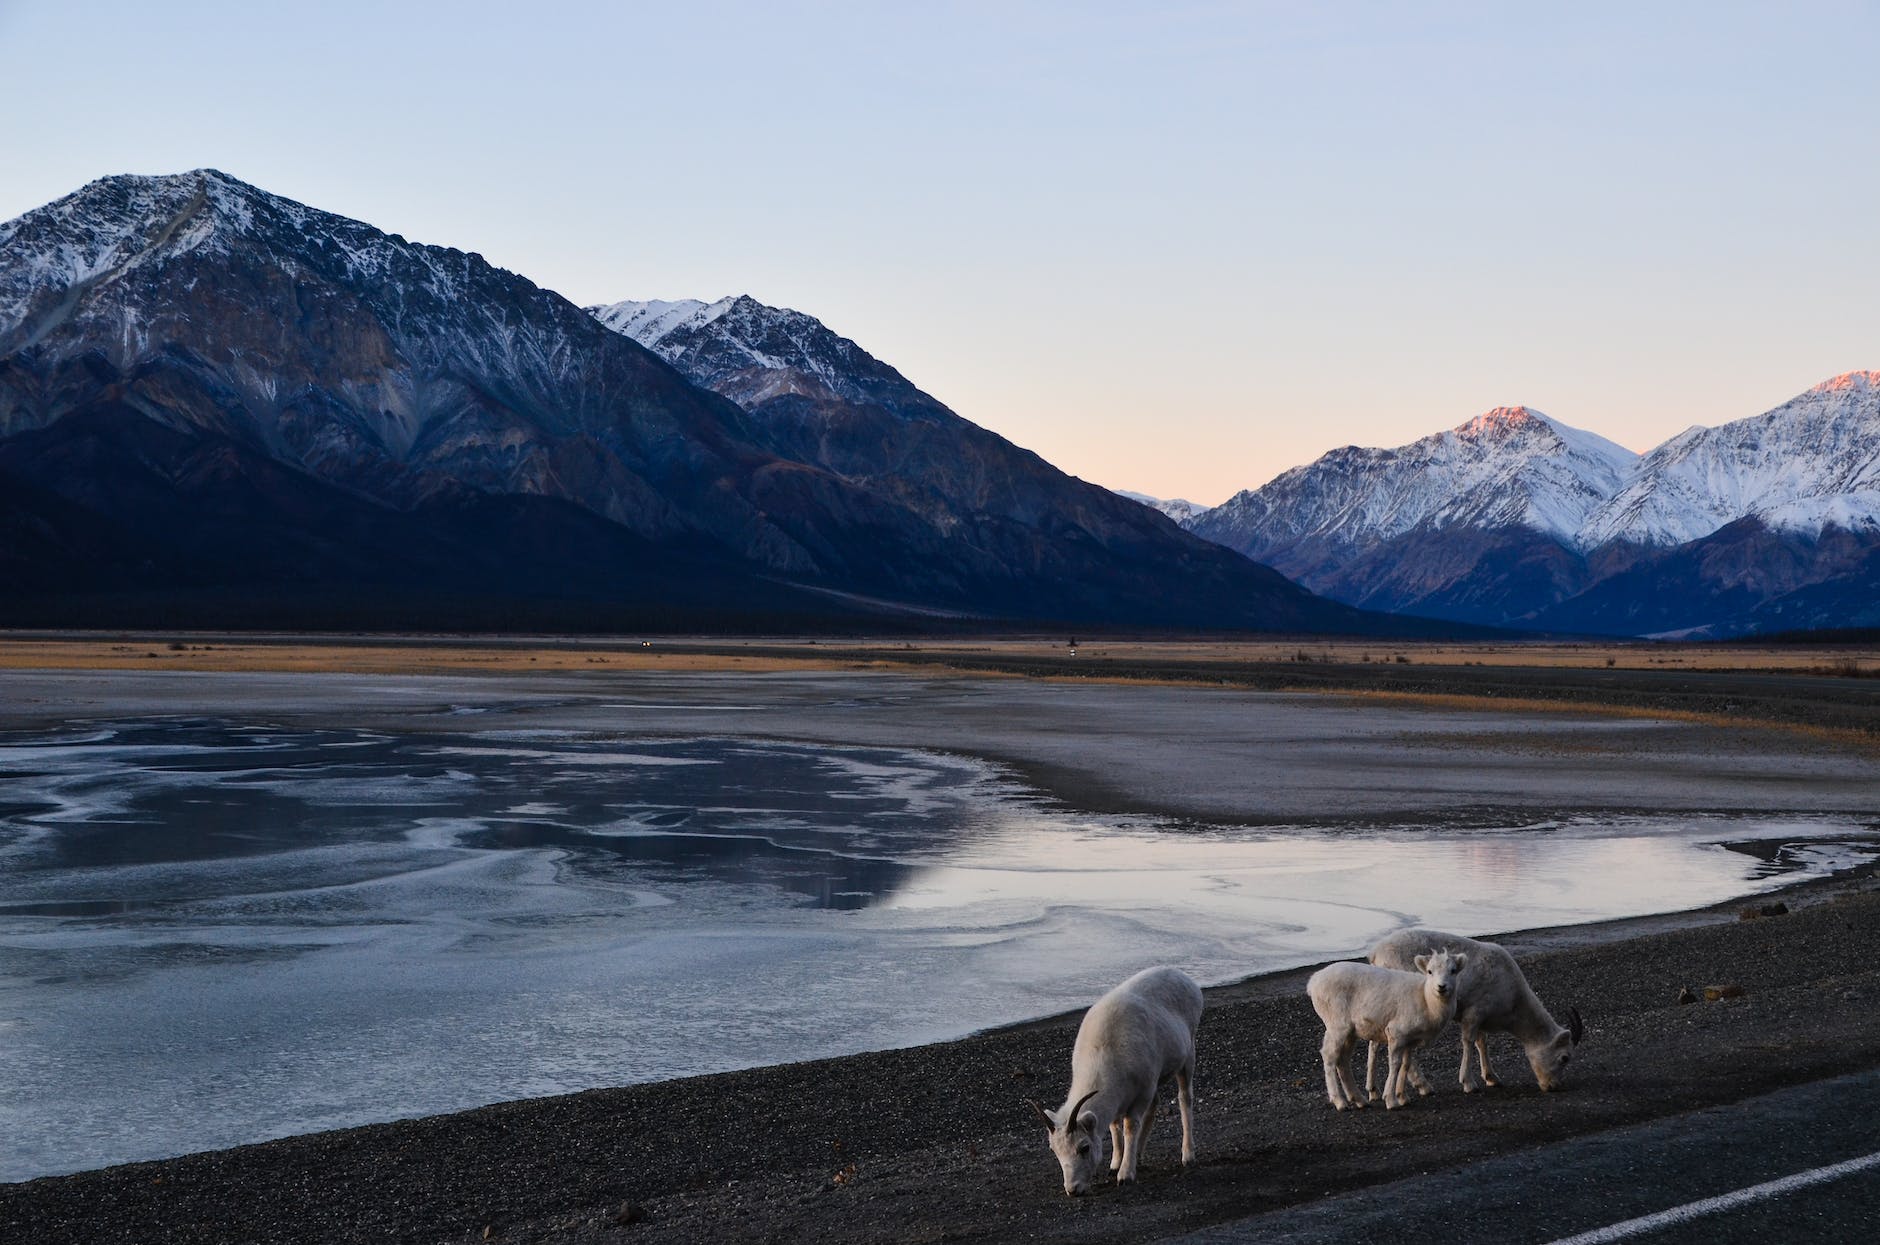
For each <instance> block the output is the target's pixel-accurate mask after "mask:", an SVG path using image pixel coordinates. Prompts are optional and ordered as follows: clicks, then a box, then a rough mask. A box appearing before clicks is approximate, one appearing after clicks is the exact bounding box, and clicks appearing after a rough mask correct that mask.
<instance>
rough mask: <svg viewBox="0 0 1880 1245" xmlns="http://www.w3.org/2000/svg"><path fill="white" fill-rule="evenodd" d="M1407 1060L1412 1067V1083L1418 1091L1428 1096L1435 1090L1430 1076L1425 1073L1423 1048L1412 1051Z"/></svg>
mask: <svg viewBox="0 0 1880 1245" xmlns="http://www.w3.org/2000/svg"><path fill="white" fill-rule="evenodd" d="M1407 1062H1408V1063H1409V1067H1410V1083H1411V1084H1412V1085H1414V1086H1416V1087H1417V1093H1419V1094H1421V1095H1423V1096H1424V1097H1426V1098H1427V1097H1428V1096H1429V1095H1430V1094H1431V1093H1432V1092H1434V1091H1433V1090H1432V1089H1431V1087H1430V1081H1429V1078H1428V1077H1426V1076H1424V1075H1423V1051H1422V1048H1421V1047H1419V1048H1418V1049H1416V1050H1413V1051H1411V1052H1410V1058H1409V1060H1408V1061H1407Z"/></svg>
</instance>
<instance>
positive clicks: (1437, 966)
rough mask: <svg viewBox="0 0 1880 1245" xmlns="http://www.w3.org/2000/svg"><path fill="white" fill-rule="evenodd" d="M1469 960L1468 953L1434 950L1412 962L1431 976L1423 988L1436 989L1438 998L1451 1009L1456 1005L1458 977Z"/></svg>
mask: <svg viewBox="0 0 1880 1245" xmlns="http://www.w3.org/2000/svg"><path fill="white" fill-rule="evenodd" d="M1468 962H1469V957H1468V956H1466V955H1457V954H1456V953H1455V952H1453V951H1432V952H1430V953H1429V954H1428V955H1419V956H1418V957H1417V958H1416V959H1415V960H1414V961H1412V963H1414V964H1415V965H1416V966H1417V971H1418V972H1419V973H1422V974H1423V975H1424V976H1425V977H1427V978H1429V980H1428V981H1426V982H1424V983H1423V988H1424V989H1425V990H1426V991H1428V990H1434V991H1435V992H1436V998H1437V1000H1438V1001H1439V1002H1440V1003H1442V1004H1443V1006H1445V1007H1447V1008H1449V1009H1450V1010H1451V1011H1454V1010H1455V1007H1456V979H1457V978H1458V977H1460V976H1461V975H1462V970H1463V967H1464V966H1465V965H1467V964H1468Z"/></svg>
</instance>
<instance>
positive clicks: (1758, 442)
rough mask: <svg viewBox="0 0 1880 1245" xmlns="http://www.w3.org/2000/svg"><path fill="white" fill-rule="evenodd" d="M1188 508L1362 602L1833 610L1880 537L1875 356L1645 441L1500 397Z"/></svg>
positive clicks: (1570, 618)
mask: <svg viewBox="0 0 1880 1245" xmlns="http://www.w3.org/2000/svg"><path fill="white" fill-rule="evenodd" d="M1184 525H1185V526H1187V527H1188V528H1190V530H1192V531H1195V532H1196V533H1198V534H1200V535H1204V536H1207V537H1209V538H1210V539H1214V540H1219V541H1221V542H1222V543H1224V544H1228V545H1229V546H1230V547H1232V548H1235V549H1238V550H1240V551H1241V552H1243V553H1246V554H1247V555H1248V556H1250V557H1255V558H1259V559H1261V560H1262V561H1266V562H1269V563H1270V564H1272V565H1273V566H1275V567H1276V568H1278V569H1279V570H1280V571H1282V572H1283V573H1285V574H1287V575H1290V576H1292V577H1294V578H1295V579H1297V580H1298V581H1299V582H1301V583H1303V584H1305V585H1306V586H1307V587H1309V588H1312V589H1313V590H1314V591H1317V592H1322V593H1324V594H1326V595H1328V596H1331V597H1333V598H1334V599H1337V600H1343V601H1347V602H1350V603H1352V604H1358V605H1363V606H1366V607H1369V608H1376V609H1389V610H1401V611H1407V612H1413V613H1426V614H1430V615H1433V616H1437V617H1446V618H1457V619H1466V620H1469V621H1477V622H1492V623H1499V624H1512V625H1518V626H1540V627H1546V628H1549V629H1558V630H1585V631H1603V632H1612V633H1618V634H1659V633H1690V632H1697V633H1706V634H1723V633H1734V632H1737V631H1741V630H1745V629H1750V628H1753V627H1761V626H1773V625H1778V624H1777V623H1775V622H1773V621H1771V620H1773V619H1775V618H1777V616H1778V615H1779V616H1781V618H1782V619H1783V621H1782V622H1781V623H1780V625H1782V626H1788V627H1801V626H1836V625H1845V623H1844V621H1843V620H1842V619H1841V618H1840V617H1839V616H1837V615H1835V614H1834V613H1833V609H1834V608H1837V606H1836V605H1835V604H1834V603H1836V602H1839V603H1843V604H1845V603H1846V602H1849V601H1852V600H1855V599H1857V598H1858V593H1857V592H1856V591H1855V590H1854V589H1853V588H1852V587H1851V586H1850V587H1845V588H1835V587H1832V586H1831V585H1833V584H1836V583H1839V582H1840V581H1841V579H1842V577H1844V576H1847V575H1852V574H1854V573H1855V568H1857V567H1865V566H1866V564H1867V561H1868V558H1867V554H1868V550H1869V549H1870V548H1872V547H1873V546H1875V545H1876V544H1880V373H1873V372H1849V373H1847V374H1845V375H1842V376H1837V377H1835V378H1833V379H1832V380H1829V381H1825V382H1823V383H1822V384H1820V385H1817V386H1815V387H1814V388H1813V389H1810V390H1809V391H1807V392H1806V393H1804V394H1802V395H1800V396H1799V397H1797V398H1795V399H1793V400H1792V401H1790V402H1787V403H1784V404H1783V405H1782V406H1780V407H1777V408H1776V409H1775V410H1772V411H1769V412H1767V413H1765V414H1762V415H1758V416H1754V417H1752V418H1749V419H1740V420H1737V421H1735V422H1733V423H1728V424H1724V425H1721V426H1719V427H1716V428H1693V429H1691V430H1689V431H1687V432H1685V433H1682V434H1680V435H1678V436H1676V437H1674V438H1672V439H1671V440H1670V441H1667V442H1666V443H1665V444H1663V445H1661V446H1659V447H1658V448H1656V449H1654V450H1652V451H1651V452H1649V453H1648V454H1645V455H1644V456H1642V457H1641V456H1639V455H1635V454H1633V453H1631V452H1630V451H1629V450H1625V449H1623V448H1621V447H1619V446H1617V445H1614V444H1613V443H1611V442H1610V441H1606V440H1605V439H1603V438H1601V437H1597V436H1595V435H1593V434H1591V433H1587V432H1582V431H1579V430H1577V429H1572V428H1568V427H1567V426H1566V425H1563V424H1560V423H1559V422H1557V421H1554V420H1551V419H1548V418H1547V417H1546V416H1543V415H1540V414H1538V413H1537V412H1534V411H1531V410H1528V409H1526V408H1521V407H1516V408H1498V409H1497V410H1494V411H1490V412H1488V413H1487V414H1486V415H1483V416H1480V417H1478V418H1477V419H1474V420H1471V421H1470V422H1469V423H1466V424H1464V425H1462V426H1461V427H1459V428H1456V429H1454V430H1452V431H1450V432H1445V433H1439V434H1437V435H1435V436H1432V437H1426V438H1424V439H1423V440H1421V441H1417V442H1415V443H1413V444H1411V445H1407V446H1403V447H1401V448H1399V449H1392V450H1374V449H1357V448H1347V449H1342V450H1335V451H1333V452H1332V453H1330V454H1327V455H1325V456H1324V457H1323V458H1321V459H1319V460H1318V461H1317V462H1314V463H1312V464H1310V465H1308V466H1305V467H1299V468H1295V469H1293V470H1291V471H1288V472H1285V473H1283V474H1282V475H1280V476H1279V477H1277V478H1276V479H1275V480H1273V481H1272V482H1270V483H1269V484H1267V485H1265V486H1263V487H1261V488H1259V489H1255V490H1251V491H1249V492H1245V493H1241V494H1239V495H1237V496H1236V497H1234V498H1233V499H1231V500H1230V501H1228V502H1227V503H1225V504H1224V505H1222V506H1219V507H1216V508H1215V509H1214V510H1212V511H1209V512H1207V513H1206V514H1203V515H1201V516H1199V517H1198V518H1195V519H1191V520H1188V521H1186V522H1185V524H1184ZM1860 573H1861V574H1865V575H1867V576H1868V577H1869V578H1871V577H1872V575H1871V570H1870V569H1869V570H1864V571H1861V572H1860ZM1863 582H1865V581H1863ZM1850 583H1851V581H1850ZM1804 589H1809V591H1808V592H1807V593H1805V594H1804V595H1801V596H1796V595H1794V594H1797V593H1800V592H1802V590H1804ZM1779 601H1784V602H1789V604H1786V605H1780V606H1778V605H1777V604H1775V603H1776V602H1779ZM1804 603H1813V604H1804Z"/></svg>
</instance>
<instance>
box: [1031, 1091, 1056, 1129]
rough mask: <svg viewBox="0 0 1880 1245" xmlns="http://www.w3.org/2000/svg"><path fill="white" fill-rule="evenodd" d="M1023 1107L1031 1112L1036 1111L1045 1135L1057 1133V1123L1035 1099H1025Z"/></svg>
mask: <svg viewBox="0 0 1880 1245" xmlns="http://www.w3.org/2000/svg"><path fill="white" fill-rule="evenodd" d="M1025 1105H1026V1106H1028V1107H1030V1108H1031V1109H1032V1110H1033V1111H1036V1112H1037V1113H1038V1118H1039V1119H1041V1120H1043V1121H1044V1131H1046V1132H1047V1133H1055V1132H1056V1131H1057V1121H1056V1120H1054V1119H1052V1118H1051V1113H1050V1112H1049V1111H1047V1110H1045V1109H1044V1107H1043V1105H1041V1104H1040V1103H1039V1101H1038V1100H1037V1099H1036V1098H1027V1099H1025Z"/></svg>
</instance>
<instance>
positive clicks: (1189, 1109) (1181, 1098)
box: [1175, 1064, 1195, 1167]
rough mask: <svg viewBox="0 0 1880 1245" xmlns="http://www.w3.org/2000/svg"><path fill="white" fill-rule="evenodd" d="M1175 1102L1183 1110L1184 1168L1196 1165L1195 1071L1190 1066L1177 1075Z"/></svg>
mask: <svg viewBox="0 0 1880 1245" xmlns="http://www.w3.org/2000/svg"><path fill="white" fill-rule="evenodd" d="M1175 1101H1176V1103H1177V1104H1178V1105H1179V1106H1180V1107H1181V1109H1182V1166H1183V1167H1193V1166H1194V1165H1195V1070H1194V1066H1193V1065H1192V1064H1190V1065H1189V1066H1188V1067H1186V1068H1183V1069H1182V1070H1181V1071H1180V1072H1177V1073H1176V1074H1175Z"/></svg>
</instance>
